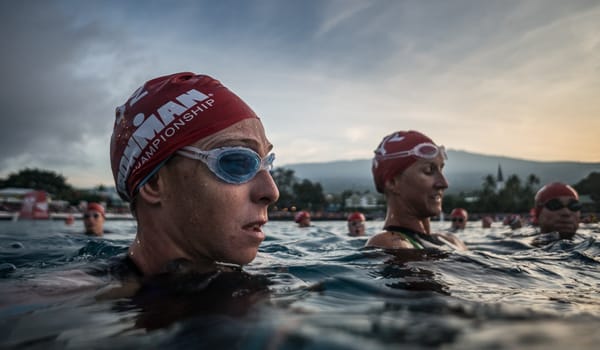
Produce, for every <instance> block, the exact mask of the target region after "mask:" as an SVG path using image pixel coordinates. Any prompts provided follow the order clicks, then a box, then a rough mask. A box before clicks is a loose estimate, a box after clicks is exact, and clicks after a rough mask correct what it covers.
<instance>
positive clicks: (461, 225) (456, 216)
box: [450, 208, 469, 231]
mask: <svg viewBox="0 0 600 350" xmlns="http://www.w3.org/2000/svg"><path fill="white" fill-rule="evenodd" d="M468 218H469V214H467V211H466V210H465V209H463V208H454V209H452V211H451V212H450V221H452V224H451V226H450V230H451V231H457V230H464V229H465V227H466V226H467V219H468Z"/></svg>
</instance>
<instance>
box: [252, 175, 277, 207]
mask: <svg viewBox="0 0 600 350" xmlns="http://www.w3.org/2000/svg"><path fill="white" fill-rule="evenodd" d="M253 182H255V188H254V189H253V190H252V201H254V202H257V203H263V204H265V205H269V204H272V203H275V202H276V201H277V199H279V189H278V188H277V184H275V180H273V177H272V176H271V174H270V173H269V171H267V170H261V171H259V172H258V174H256V176H255V177H254V179H253Z"/></svg>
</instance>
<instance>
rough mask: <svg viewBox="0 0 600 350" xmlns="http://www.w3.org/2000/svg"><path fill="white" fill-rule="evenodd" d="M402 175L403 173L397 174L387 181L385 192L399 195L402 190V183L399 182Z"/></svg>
mask: <svg viewBox="0 0 600 350" xmlns="http://www.w3.org/2000/svg"><path fill="white" fill-rule="evenodd" d="M401 175H402V174H401V173H399V174H396V175H394V176H393V177H392V178H391V179H389V180H387V181H386V182H385V185H384V188H385V191H384V192H386V193H387V192H389V193H399V192H400V189H399V188H398V185H399V183H400V181H399V180H400V176H401Z"/></svg>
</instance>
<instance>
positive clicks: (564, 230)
mask: <svg viewBox="0 0 600 350" xmlns="http://www.w3.org/2000/svg"><path fill="white" fill-rule="evenodd" d="M580 214H581V203H579V194H578V193H577V191H575V189H574V188H573V187H571V186H569V185H567V184H564V183H561V182H553V183H549V184H547V185H545V186H544V187H542V188H541V189H540V190H539V191H538V192H537V194H536V195H535V216H536V221H537V223H538V225H539V227H540V233H550V232H554V233H558V235H559V237H557V238H561V239H563V238H572V237H573V236H574V235H575V233H576V232H577V229H578V228H579V219H580Z"/></svg>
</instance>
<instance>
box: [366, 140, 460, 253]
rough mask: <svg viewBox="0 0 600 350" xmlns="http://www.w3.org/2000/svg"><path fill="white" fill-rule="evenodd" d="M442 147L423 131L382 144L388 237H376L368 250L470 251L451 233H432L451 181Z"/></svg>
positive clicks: (380, 171) (375, 168) (378, 162)
mask: <svg viewBox="0 0 600 350" xmlns="http://www.w3.org/2000/svg"><path fill="white" fill-rule="evenodd" d="M446 158H447V156H446V151H445V149H444V147H443V146H438V145H436V144H435V143H434V142H433V141H432V140H431V139H430V138H429V137H427V136H425V135H424V134H422V133H420V132H418V131H412V130H411V131H397V132H394V133H392V134H390V135H388V136H386V137H384V138H383V140H382V141H381V143H380V144H379V146H378V147H377V149H376V150H375V156H374V158H373V165H372V173H373V180H374V181H375V187H376V189H377V191H378V192H380V193H383V194H384V195H385V199H386V202H387V214H386V218H385V223H384V228H383V229H384V231H383V232H380V233H378V234H376V235H374V236H372V237H371V238H370V239H369V240H368V241H367V243H366V246H367V247H379V248H391V249H396V248H409V249H423V248H429V247H433V248H443V247H450V248H452V249H457V250H466V249H467V247H466V246H465V244H464V243H463V242H462V241H461V240H460V239H459V238H457V237H456V236H454V235H452V234H448V233H431V232H430V228H429V220H430V218H431V217H432V216H437V215H439V214H440V213H441V211H442V197H443V195H444V190H446V188H448V181H447V180H446V177H444V174H443V172H442V170H443V168H444V164H445V160H446Z"/></svg>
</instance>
